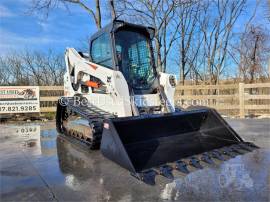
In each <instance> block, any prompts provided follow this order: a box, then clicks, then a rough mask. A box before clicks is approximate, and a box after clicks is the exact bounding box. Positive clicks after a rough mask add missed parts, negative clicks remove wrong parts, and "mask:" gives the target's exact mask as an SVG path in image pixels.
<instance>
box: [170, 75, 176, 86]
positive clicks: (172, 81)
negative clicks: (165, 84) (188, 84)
mask: <svg viewBox="0 0 270 202" xmlns="http://www.w3.org/2000/svg"><path fill="white" fill-rule="evenodd" d="M169 82H170V84H171V86H172V87H175V86H176V79H175V76H173V75H170V77H169Z"/></svg>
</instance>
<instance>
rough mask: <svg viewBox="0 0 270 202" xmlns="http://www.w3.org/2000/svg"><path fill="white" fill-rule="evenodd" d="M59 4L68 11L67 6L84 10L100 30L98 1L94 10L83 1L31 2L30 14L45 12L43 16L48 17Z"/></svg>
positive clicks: (54, 0) (96, 0)
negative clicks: (76, 6)
mask: <svg viewBox="0 0 270 202" xmlns="http://www.w3.org/2000/svg"><path fill="white" fill-rule="evenodd" d="M59 4H62V5H64V6H65V7H66V8H67V9H68V5H69V4H77V5H79V6H80V7H81V8H82V9H83V10H85V11H86V12H87V13H88V14H89V15H90V16H91V17H92V18H93V19H94V21H95V24H96V27H97V29H100V28H101V26H102V24H101V10H100V0H95V10H94V9H92V8H91V7H90V6H89V5H87V4H86V3H84V1H83V0H32V4H31V8H30V11H31V12H37V11H38V12H39V11H43V12H45V15H46V16H48V15H49V12H50V11H51V10H52V9H53V8H55V7H57V6H59Z"/></svg>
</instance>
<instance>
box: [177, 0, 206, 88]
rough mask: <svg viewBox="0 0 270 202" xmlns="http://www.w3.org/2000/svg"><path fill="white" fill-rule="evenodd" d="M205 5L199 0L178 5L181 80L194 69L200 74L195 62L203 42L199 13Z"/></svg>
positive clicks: (178, 62)
mask: <svg viewBox="0 0 270 202" xmlns="http://www.w3.org/2000/svg"><path fill="white" fill-rule="evenodd" d="M202 6H204V5H203V4H202V3H200V2H198V1H190V2H188V3H187V2H186V3H185V4H179V5H178V7H177V11H176V12H177V19H176V21H179V22H180V24H179V25H180V27H176V28H177V30H178V34H179V40H178V43H177V45H178V46H179V61H177V62H176V63H177V64H178V65H179V70H180V82H181V84H182V85H184V81H185V79H186V77H187V75H188V74H189V73H191V71H192V70H193V72H194V73H196V74H198V71H197V68H196V65H195V62H196V59H197V57H198V54H199V50H200V49H199V48H200V45H201V43H202V39H201V37H200V36H199V35H198V34H200V30H198V27H199V20H198V19H199V15H200V12H201V11H200V10H201V7H202Z"/></svg>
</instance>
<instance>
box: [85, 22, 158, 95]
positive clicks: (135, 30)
mask: <svg viewBox="0 0 270 202" xmlns="http://www.w3.org/2000/svg"><path fill="white" fill-rule="evenodd" d="M153 35H154V29H153V28H150V27H144V26H139V25H134V24H131V23H126V22H123V21H113V22H112V23H111V24H109V25H107V26H106V27H104V28H103V29H101V30H100V31H98V32H97V33H96V34H94V35H93V37H92V38H91V42H90V59H91V61H92V62H94V63H97V64H100V65H102V66H105V67H107V68H111V69H114V70H119V71H121V72H122V73H123V75H124V77H125V79H126V81H127V83H128V85H129V87H130V88H131V89H132V90H133V91H134V93H135V94H146V93H147V94H151V93H156V92H155V91H156V88H157V86H158V83H157V72H156V68H155V63H154V54H153V48H152V43H151V40H152V38H153Z"/></svg>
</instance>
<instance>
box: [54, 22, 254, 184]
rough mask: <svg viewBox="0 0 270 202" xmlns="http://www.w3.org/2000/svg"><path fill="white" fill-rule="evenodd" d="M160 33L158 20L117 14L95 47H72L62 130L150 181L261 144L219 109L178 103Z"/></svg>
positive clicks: (92, 42)
mask: <svg viewBox="0 0 270 202" xmlns="http://www.w3.org/2000/svg"><path fill="white" fill-rule="evenodd" d="M153 36H154V29H153V28H151V27H144V26H139V25H134V24H130V23H126V22H123V21H114V22H112V23H111V24H109V25H107V26H106V27H104V28H103V29H101V30H100V31H98V32H97V33H96V34H94V35H93V36H92V37H91V40H90V52H89V54H83V53H80V52H77V51H76V50H75V49H73V48H67V50H66V53H65V62H66V73H65V75H64V93H65V96H63V97H61V98H60V99H59V101H58V106H57V114H56V125H57V130H58V132H59V133H62V134H65V135H68V136H72V137H74V138H76V139H79V140H80V141H81V142H84V143H85V144H87V145H88V146H89V147H90V149H98V148H101V152H102V154H103V155H104V156H105V157H107V158H109V159H110V160H112V161H114V162H116V163H117V164H119V165H120V166H122V167H124V168H126V169H128V170H129V171H130V172H131V173H132V174H133V175H134V176H135V177H137V178H138V179H141V180H143V181H145V182H148V183H150V184H153V182H154V177H155V176H156V175H157V174H160V175H163V176H165V177H169V178H171V177H172V170H173V169H175V170H179V171H181V172H185V173H188V172H189V171H188V169H187V166H188V165H192V166H194V167H196V168H202V166H201V164H200V161H204V162H206V163H209V164H211V163H213V158H216V159H219V160H223V159H224V158H223V157H224V155H227V156H234V155H237V154H241V153H242V152H243V151H252V149H254V148H257V147H256V146H255V145H254V144H252V143H247V142H244V141H243V140H242V139H241V137H240V136H239V135H238V134H237V133H236V132H235V131H234V130H233V129H232V128H231V127H230V126H229V125H228V124H227V123H226V121H225V120H224V119H223V118H222V117H221V116H220V115H219V114H218V113H217V112H216V111H215V110H214V109H210V108H200V109H193V110H185V111H181V110H180V109H177V108H176V107H175V105H174V92H175V86H176V78H175V76H174V75H170V74H166V73H162V72H157V70H156V66H155V63H154V52H153V47H152V43H151V40H152V38H153ZM183 159H188V161H184V160H183Z"/></svg>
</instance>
